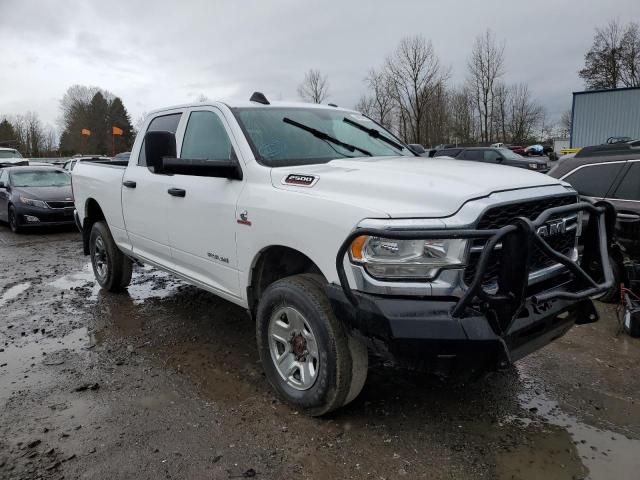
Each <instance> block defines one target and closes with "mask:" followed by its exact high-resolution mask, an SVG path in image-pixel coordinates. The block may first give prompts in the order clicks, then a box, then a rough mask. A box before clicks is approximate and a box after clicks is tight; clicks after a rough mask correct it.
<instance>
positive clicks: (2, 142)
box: [0, 118, 18, 148]
mask: <svg viewBox="0 0 640 480" xmlns="http://www.w3.org/2000/svg"><path fill="white" fill-rule="evenodd" d="M17 144H18V136H17V135H16V131H15V130H14V128H13V125H11V123H10V122H9V121H8V120H7V119H6V118H5V119H3V120H2V121H1V122H0V147H13V148H15V147H16V146H17Z"/></svg>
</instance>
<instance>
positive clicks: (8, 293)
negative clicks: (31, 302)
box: [0, 282, 31, 306]
mask: <svg viewBox="0 0 640 480" xmlns="http://www.w3.org/2000/svg"><path fill="white" fill-rule="evenodd" d="M30 286H31V283H30V282H25V283H19V284H18V285H14V286H13V287H9V288H7V289H6V290H5V291H4V293H3V294H2V296H0V306H2V305H4V304H5V303H7V302H8V301H9V300H13V299H14V298H16V297H17V296H18V295H20V294H21V293H22V292H25V291H27V290H28V289H29V287H30Z"/></svg>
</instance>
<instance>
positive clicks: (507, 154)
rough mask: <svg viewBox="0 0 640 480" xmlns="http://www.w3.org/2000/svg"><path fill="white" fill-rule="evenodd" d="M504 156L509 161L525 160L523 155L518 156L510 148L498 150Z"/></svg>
mask: <svg viewBox="0 0 640 480" xmlns="http://www.w3.org/2000/svg"><path fill="white" fill-rule="evenodd" d="M498 150H499V151H500V153H501V154H502V156H503V157H504V158H506V159H507V160H524V157H523V156H522V155H518V154H517V153H514V152H512V151H511V150H509V149H508V148H499V149H498Z"/></svg>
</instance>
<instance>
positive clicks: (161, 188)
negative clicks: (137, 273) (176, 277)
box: [122, 112, 183, 267]
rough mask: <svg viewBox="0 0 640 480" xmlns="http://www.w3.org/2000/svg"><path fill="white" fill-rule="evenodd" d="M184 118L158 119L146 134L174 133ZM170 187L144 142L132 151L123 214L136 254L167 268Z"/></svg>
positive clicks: (170, 115) (173, 115)
mask: <svg viewBox="0 0 640 480" xmlns="http://www.w3.org/2000/svg"><path fill="white" fill-rule="evenodd" d="M182 115H183V113H182V112H174V113H168V114H165V115H160V116H157V117H155V118H154V119H152V120H151V122H150V123H149V126H148V128H147V130H146V132H153V131H168V132H171V133H175V132H176V131H177V129H178V124H179V123H180V119H181V117H182ZM146 132H145V133H146ZM136 154H137V155H136ZM170 187H171V177H170V176H168V175H164V174H160V173H156V166H155V165H148V164H147V159H146V155H145V144H144V140H143V141H142V142H141V145H140V148H139V150H138V152H136V151H135V150H134V151H133V152H132V154H131V160H130V161H129V165H128V167H127V169H126V170H125V173H124V176H123V177H122V214H123V216H124V221H125V226H126V229H127V234H128V235H129V241H130V242H131V246H132V249H133V252H134V253H136V254H138V255H140V256H141V257H143V258H145V259H147V260H150V261H152V262H156V263H158V264H160V265H163V266H167V267H172V259H171V249H170V247H169V232H168V223H167V221H168V210H167V209H168V208H169V205H170V202H169V197H168V195H167V189H168V188H170Z"/></svg>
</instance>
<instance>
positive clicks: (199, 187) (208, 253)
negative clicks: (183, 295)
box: [167, 107, 248, 297]
mask: <svg viewBox="0 0 640 480" xmlns="http://www.w3.org/2000/svg"><path fill="white" fill-rule="evenodd" d="M185 115H188V118H187V119H186V122H185V123H186V126H185V127H184V133H183V134H182V135H180V132H179V135H178V140H179V138H180V137H182V142H181V146H180V148H179V153H178V157H179V158H182V159H192V160H193V159H200V160H229V159H235V158H236V156H235V155H236V154H235V152H238V151H239V150H238V148H237V145H236V144H235V141H234V140H233V137H232V135H230V134H229V132H230V129H229V126H228V124H227V122H226V120H225V118H224V116H223V114H222V112H220V110H219V109H217V108H215V107H201V108H200V107H199V108H194V109H191V110H190V111H189V112H188V113H186V114H185ZM169 183H170V188H171V189H172V191H171V193H169V194H168V195H167V198H168V200H169V206H168V209H167V212H168V220H167V221H168V225H169V243H170V246H171V255H172V257H173V262H174V264H175V266H176V268H177V269H178V270H179V271H180V272H182V273H184V274H186V275H187V276H188V277H189V278H192V279H194V280H197V281H199V282H202V283H204V284H205V285H207V286H209V287H213V288H214V289H216V290H217V291H219V292H221V293H223V294H227V295H231V296H233V297H241V293H240V288H239V276H238V258H237V255H236V229H237V227H238V224H237V223H236V204H237V202H238V198H239V196H240V192H241V190H242V188H243V185H244V182H243V181H242V180H231V179H228V178H217V177H210V176H198V175H179V174H174V175H173V176H172V177H171V181H170V182H169ZM243 228H248V227H243Z"/></svg>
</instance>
